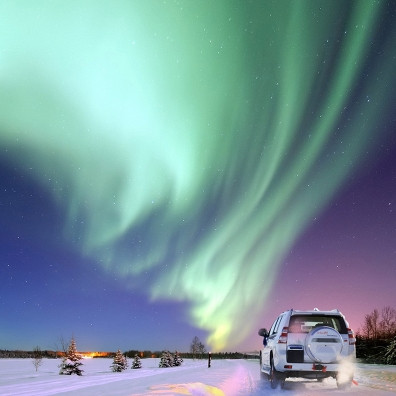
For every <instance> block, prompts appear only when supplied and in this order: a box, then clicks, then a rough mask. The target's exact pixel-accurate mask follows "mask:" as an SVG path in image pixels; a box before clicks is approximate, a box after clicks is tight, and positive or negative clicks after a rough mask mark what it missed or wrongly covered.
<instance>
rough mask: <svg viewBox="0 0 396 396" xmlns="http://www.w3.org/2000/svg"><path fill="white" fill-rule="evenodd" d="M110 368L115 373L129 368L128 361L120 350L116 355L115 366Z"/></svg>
mask: <svg viewBox="0 0 396 396" xmlns="http://www.w3.org/2000/svg"><path fill="white" fill-rule="evenodd" d="M110 367H111V369H112V370H113V371H114V372H115V373H120V372H121V371H123V370H125V369H126V368H127V367H128V361H127V359H126V357H125V356H124V355H123V354H122V353H121V351H120V350H118V351H117V353H116V354H115V356H114V360H113V364H112V365H111V366H110Z"/></svg>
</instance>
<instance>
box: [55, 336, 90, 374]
mask: <svg viewBox="0 0 396 396" xmlns="http://www.w3.org/2000/svg"><path fill="white" fill-rule="evenodd" d="M81 359H82V357H81V355H79V354H78V353H77V347H76V342H75V341H74V338H72V339H71V341H70V345H69V348H68V350H67V352H66V356H64V357H63V358H62V363H61V364H60V366H59V367H60V371H59V374H61V375H72V374H77V375H82V373H83V371H84V370H81V369H80V366H82V363H81V362H80V360H81Z"/></svg>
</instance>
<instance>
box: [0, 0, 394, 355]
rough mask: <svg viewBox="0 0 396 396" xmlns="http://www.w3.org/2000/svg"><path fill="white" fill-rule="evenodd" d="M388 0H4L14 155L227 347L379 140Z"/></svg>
mask: <svg viewBox="0 0 396 396" xmlns="http://www.w3.org/2000/svg"><path fill="white" fill-rule="evenodd" d="M383 12H384V9H383V3H381V2H380V3H379V4H373V2H369V1H362V2H359V1H356V2H344V1H342V2H328V1H324V2H323V1H301V2H299V1H293V2H288V1H287V2H285V1H267V2H264V1H253V2H244V1H216V2H210V1H202V2H193V1H181V2H176V1H175V2H173V1H170V2H168V3H165V4H164V3H163V2H159V1H147V0H145V1H117V2H115V3H114V2H110V1H109V2H107V1H101V2H97V1H84V2H61V1H59V2H49V1H35V2H31V1H2V2H1V3H0V15H1V16H2V22H1V24H0V49H1V52H0V84H1V85H0V86H1V89H0V103H1V114H2V115H1V118H0V145H1V147H2V149H3V152H4V153H5V154H4V159H5V160H7V161H8V162H9V163H14V164H18V165H19V166H22V167H24V168H23V169H25V170H26V172H27V173H28V174H29V175H30V176H31V177H32V179H34V180H35V181H36V182H38V183H40V184H41V185H42V186H43V187H45V188H46V189H48V191H49V192H50V193H51V194H53V197H54V199H55V202H57V205H59V207H60V208H63V209H64V210H65V213H66V214H65V223H66V224H65V236H66V237H67V238H68V240H69V241H71V242H73V243H75V244H77V245H78V248H79V249H81V254H83V255H86V256H87V257H91V258H93V259H95V260H96V261H97V262H99V263H101V264H102V266H103V268H104V270H105V271H108V272H109V273H115V274H117V276H119V277H122V280H123V282H124V287H128V288H129V287H130V288H131V290H135V289H136V288H139V287H140V288H142V290H145V291H146V292H147V293H148V294H149V296H150V298H153V299H168V300H174V301H183V302H188V303H189V306H190V318H189V320H190V322H191V323H192V324H194V325H195V326H197V327H200V328H202V329H205V330H207V331H208V333H209V338H208V340H207V342H208V343H209V344H210V346H211V347H212V348H213V350H221V349H224V348H225V347H227V348H232V347H234V346H236V345H238V344H239V343H241V342H242V341H243V340H244V339H245V338H246V337H247V335H248V334H250V333H251V331H252V329H251V326H249V325H248V324H247V323H250V322H251V323H252V324H254V323H253V322H252V321H248V320H247V319H248V318H252V317H257V316H258V315H259V314H260V312H262V310H263V305H264V302H265V301H266V298H268V296H269V292H270V291H271V286H272V284H273V281H274V279H275V278H276V276H277V269H278V268H279V266H280V264H281V263H282V260H283V259H284V258H285V256H286V255H287V254H288V252H289V251H290V249H291V247H292V245H293V244H294V243H295V242H296V240H297V238H298V237H299V235H300V234H301V233H302V231H304V229H305V228H306V227H307V226H308V225H309V224H310V223H311V222H312V220H313V218H314V217H315V216H317V215H318V214H319V213H320V211H321V210H323V209H324V208H325V205H326V204H327V203H328V202H329V200H330V199H331V198H332V197H333V196H334V194H335V193H336V192H337V190H338V189H339V188H340V186H341V185H342V183H343V182H345V180H346V178H347V176H348V175H350V174H351V172H352V171H354V170H356V168H357V166H358V165H359V158H361V156H362V153H363V152H365V151H367V149H368V147H372V146H374V145H375V144H378V143H379V142H380V141H381V139H382V138H383V135H382V134H381V131H380V130H379V128H378V126H377V123H378V119H379V118H380V117H381V114H386V112H387V111H389V109H387V103H388V102H389V101H388V99H389V97H390V95H391V89H392V86H394V85H395V84H394V83H395V73H394V70H395V65H394V63H395V56H394V55H395V52H396V51H395V49H394V46H393V47H392V36H393V38H394V37H395V36H394V35H395V30H394V29H391V28H389V27H388V30H390V32H388V35H387V34H383V37H382V42H381V43H379V44H377V45H378V46H380V47H381V50H382V51H383V52H384V53H391V54H393V60H392V61H387V60H386V58H384V57H378V59H376V60H375V59H374V60H373V61H372V63H371V64H370V74H369V75H368V74H367V70H368V65H367V64H366V62H367V59H368V57H369V55H370V51H372V48H371V47H370V42H371V40H372V38H373V37H374V36H375V35H376V34H377V33H378V31H379V28H380V26H379V21H380V18H381V16H382V15H383ZM393 44H394V41H393ZM389 58H390V56H389ZM379 78H380V80H379ZM142 285H144V287H143V286H142ZM258 301H260V302H261V303H260V304H259V303H258ZM235 318H238V320H235Z"/></svg>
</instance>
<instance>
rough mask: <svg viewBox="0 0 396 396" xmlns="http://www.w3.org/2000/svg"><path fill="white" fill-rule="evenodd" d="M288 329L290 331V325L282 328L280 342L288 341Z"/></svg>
mask: <svg viewBox="0 0 396 396" xmlns="http://www.w3.org/2000/svg"><path fill="white" fill-rule="evenodd" d="M288 331H289V328H288V327H284V328H283V329H282V333H281V335H280V337H279V341H278V344H286V343H287V333H288Z"/></svg>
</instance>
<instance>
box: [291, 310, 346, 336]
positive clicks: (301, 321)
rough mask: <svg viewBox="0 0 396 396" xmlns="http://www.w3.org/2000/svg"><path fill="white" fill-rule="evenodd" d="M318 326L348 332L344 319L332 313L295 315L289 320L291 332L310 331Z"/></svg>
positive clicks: (341, 332) (343, 332)
mask: <svg viewBox="0 0 396 396" xmlns="http://www.w3.org/2000/svg"><path fill="white" fill-rule="evenodd" d="M318 326H328V327H332V328H333V329H335V330H337V331H338V332H339V333H340V334H347V333H348V331H347V327H346V325H345V321H344V319H343V318H342V317H341V316H330V315H293V316H292V317H291V318H290V322H289V333H309V332H310V331H311V330H312V329H313V328H314V327H318Z"/></svg>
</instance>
